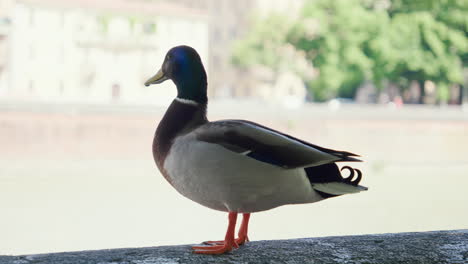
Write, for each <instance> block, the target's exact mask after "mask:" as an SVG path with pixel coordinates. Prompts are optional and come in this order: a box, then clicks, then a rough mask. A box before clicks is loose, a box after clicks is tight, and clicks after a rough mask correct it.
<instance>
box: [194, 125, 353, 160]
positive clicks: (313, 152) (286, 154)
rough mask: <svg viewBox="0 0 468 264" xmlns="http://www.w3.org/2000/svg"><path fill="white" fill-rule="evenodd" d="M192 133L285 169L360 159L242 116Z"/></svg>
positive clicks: (198, 138) (206, 126) (199, 138)
mask: <svg viewBox="0 0 468 264" xmlns="http://www.w3.org/2000/svg"><path fill="white" fill-rule="evenodd" d="M194 133H195V135H196V138H197V140H200V141H204V142H209V143H213V144H218V145H220V146H223V147H224V148H226V149H228V150H230V151H233V152H236V153H239V154H242V155H246V156H248V157H251V158H253V159H256V160H258V161H261V162H266V163H269V164H272V165H276V166H279V167H282V168H287V169H293V168H306V167H312V166H319V165H322V164H327V163H332V162H339V161H360V160H359V159H356V158H354V157H355V156H358V155H356V154H353V153H350V152H346V151H338V150H332V149H327V148H323V147H320V146H317V145H314V144H311V143H308V142H305V141H303V140H300V139H297V138H295V137H292V136H289V135H287V134H284V133H281V132H278V131H276V130H273V129H271V128H268V127H265V126H262V125H259V124H256V123H254V122H250V121H245V120H221V121H216V122H210V123H207V124H205V125H203V126H201V127H199V128H197V129H196V130H195V131H194Z"/></svg>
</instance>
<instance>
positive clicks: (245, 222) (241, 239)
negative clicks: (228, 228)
mask: <svg viewBox="0 0 468 264" xmlns="http://www.w3.org/2000/svg"><path fill="white" fill-rule="evenodd" d="M249 219H250V213H247V214H244V215H243V217H242V224H241V226H240V228H239V233H238V234H237V235H238V237H237V239H236V243H237V244H238V245H239V246H240V245H243V244H245V242H248V241H249V237H248V236H247V231H248V228H249Z"/></svg>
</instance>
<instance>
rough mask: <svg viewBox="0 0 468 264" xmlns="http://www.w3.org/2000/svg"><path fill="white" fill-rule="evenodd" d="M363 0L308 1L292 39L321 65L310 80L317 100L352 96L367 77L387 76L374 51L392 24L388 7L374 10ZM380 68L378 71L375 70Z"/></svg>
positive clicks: (314, 61)
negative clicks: (373, 48) (377, 42)
mask: <svg viewBox="0 0 468 264" xmlns="http://www.w3.org/2000/svg"><path fill="white" fill-rule="evenodd" d="M361 2H363V1H360V0H337V1H327V0H316V1H308V2H306V4H305V5H304V7H303V10H302V15H301V17H300V19H298V20H297V22H296V24H295V26H294V27H293V28H292V30H291V31H290V34H289V36H288V40H289V41H290V42H291V43H293V45H295V46H296V47H297V48H298V49H301V50H304V51H305V52H306V56H307V58H308V59H310V60H311V61H312V62H313V65H314V66H315V67H317V68H318V70H319V75H318V77H317V78H316V79H314V80H312V81H311V82H309V87H310V88H311V89H312V91H313V93H314V96H315V98H316V99H317V100H320V101H321V100H325V99H329V98H332V97H336V96H340V97H352V96H353V95H354V93H355V91H356V89H357V87H358V86H359V85H360V84H361V83H362V82H363V81H365V80H366V79H378V80H379V82H380V79H383V77H384V76H383V75H384V74H383V72H382V69H381V68H378V67H375V65H374V64H375V62H374V60H373V58H372V56H371V55H375V54H371V52H370V51H371V49H370V47H371V45H372V42H373V41H378V40H380V39H381V33H382V32H383V30H384V27H385V25H387V24H388V16H387V14H386V12H385V11H384V10H372V9H370V8H369V7H367V6H366V5H363V4H361ZM374 71H376V72H374Z"/></svg>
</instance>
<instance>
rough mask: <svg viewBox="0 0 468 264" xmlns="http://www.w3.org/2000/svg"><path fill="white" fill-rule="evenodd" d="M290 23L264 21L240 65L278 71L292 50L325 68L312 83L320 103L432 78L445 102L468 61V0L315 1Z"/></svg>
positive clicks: (240, 53)
mask: <svg viewBox="0 0 468 264" xmlns="http://www.w3.org/2000/svg"><path fill="white" fill-rule="evenodd" d="M382 3H384V4H385V3H388V6H385V5H382ZM284 21H285V20H284V18H283V17H280V16H278V15H274V16H271V17H269V18H267V19H266V20H264V21H260V22H259V23H257V24H256V25H255V27H254V28H253V30H252V32H251V33H250V34H249V35H248V36H247V38H246V39H245V40H243V41H241V42H240V43H238V45H237V46H236V49H235V51H234V56H233V61H234V62H235V63H236V64H237V65H241V66H243V67H248V66H251V65H255V64H263V65H266V66H268V67H270V68H273V69H278V67H279V65H284V62H285V61H287V58H284V57H282V56H278V54H279V53H278V49H279V48H278V47H282V46H284V45H286V44H289V45H293V46H294V48H295V49H296V50H301V51H303V54H304V56H305V58H306V59H307V60H309V61H311V62H312V63H313V65H314V67H316V68H317V69H318V71H319V75H318V77H317V78H315V79H313V80H309V81H308V84H309V87H310V89H311V90H312V92H313V93H314V96H315V98H316V99H318V100H326V99H328V98H331V97H334V96H342V97H352V96H353V95H354V93H355V91H356V89H357V87H358V86H359V85H360V84H362V82H364V81H366V80H371V81H372V82H373V83H374V84H376V86H377V87H378V88H382V87H383V85H384V83H386V82H393V83H396V84H399V85H400V87H401V88H402V89H405V88H406V87H407V84H408V83H410V82H411V81H412V80H416V81H418V82H420V83H421V82H424V81H425V80H432V81H433V82H434V83H436V84H437V87H438V91H437V94H438V96H439V99H440V100H441V101H445V100H447V99H448V98H449V89H448V87H449V86H450V85H452V84H460V83H461V82H462V79H463V74H462V72H463V67H464V66H467V63H468V60H467V59H468V38H467V34H468V33H467V32H468V30H467V29H468V1H466V0H394V1H383V0H335V1H329V0H311V1H306V3H305V5H304V6H303V8H302V10H301V14H300V16H299V17H298V18H297V19H296V20H295V21H289V22H284Z"/></svg>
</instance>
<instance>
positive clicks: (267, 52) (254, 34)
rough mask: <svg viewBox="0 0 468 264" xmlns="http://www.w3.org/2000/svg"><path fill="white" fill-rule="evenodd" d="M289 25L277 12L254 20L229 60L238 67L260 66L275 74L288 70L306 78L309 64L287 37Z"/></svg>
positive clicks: (290, 22)
mask: <svg viewBox="0 0 468 264" xmlns="http://www.w3.org/2000/svg"><path fill="white" fill-rule="evenodd" d="M293 25H294V21H291V20H290V19H289V18H288V17H286V16H283V15H280V14H272V15H270V16H269V17H267V18H265V19H264V20H258V21H256V22H254V23H253V27H252V29H251V30H250V32H249V34H248V35H247V36H246V38H245V39H243V40H242V41H239V42H237V43H236V45H235V46H234V49H233V55H232V63H233V64H234V65H237V66H238V67H241V68H249V67H254V66H258V65H262V66H266V67H268V68H270V69H272V70H273V71H274V72H276V73H277V72H279V71H287V70H289V71H292V72H294V73H296V74H298V75H300V76H301V77H302V78H304V79H310V78H311V76H312V75H313V74H311V73H310V72H311V71H313V68H312V65H311V64H310V62H309V61H308V60H306V58H305V56H304V54H303V52H300V51H298V50H297V49H296V48H295V47H294V46H293V45H292V44H291V43H289V41H288V39H287V37H288V34H289V32H290V31H291V27H292V26H293Z"/></svg>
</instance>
